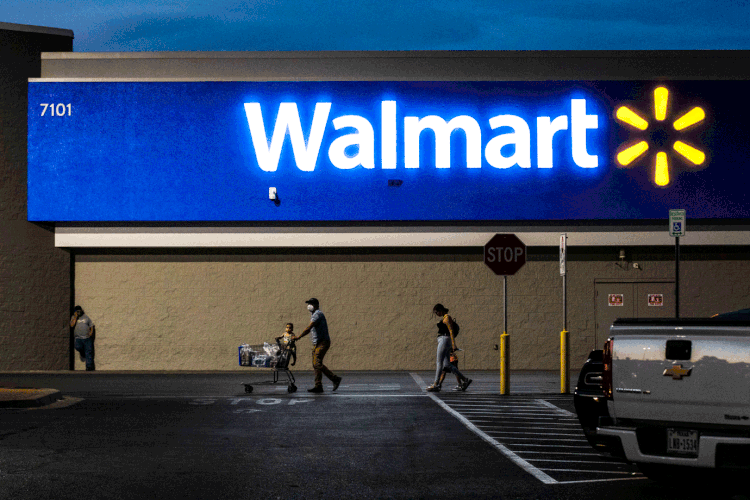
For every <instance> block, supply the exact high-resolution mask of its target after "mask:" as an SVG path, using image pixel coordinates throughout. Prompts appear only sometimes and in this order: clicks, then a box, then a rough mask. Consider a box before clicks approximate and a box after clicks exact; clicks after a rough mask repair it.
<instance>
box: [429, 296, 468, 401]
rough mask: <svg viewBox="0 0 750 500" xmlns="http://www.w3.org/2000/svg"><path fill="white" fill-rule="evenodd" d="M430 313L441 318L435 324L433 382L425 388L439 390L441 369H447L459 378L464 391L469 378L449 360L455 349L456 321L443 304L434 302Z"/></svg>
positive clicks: (441, 378)
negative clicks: (436, 334)
mask: <svg viewBox="0 0 750 500" xmlns="http://www.w3.org/2000/svg"><path fill="white" fill-rule="evenodd" d="M432 314H434V315H435V316H437V317H439V318H441V319H440V321H439V322H438V324H437V327H438V346H437V358H436V369H435V382H433V384H432V385H431V386H429V387H428V388H427V391H428V392H439V391H440V386H441V384H442V382H443V378H444V377H445V374H444V372H443V370H445V371H449V372H451V373H453V374H455V375H456V377H458V378H459V379H460V380H461V390H462V391H465V390H466V389H467V388H468V387H469V384H471V379H470V378H468V377H466V376H464V374H462V373H461V372H460V371H458V367H456V366H454V365H453V364H452V363H451V362H450V355H451V353H452V352H453V351H455V350H456V333H457V328H456V323H455V322H454V321H453V318H451V317H450V315H449V314H448V309H447V308H446V307H445V306H444V305H443V304H435V307H433V308H432Z"/></svg>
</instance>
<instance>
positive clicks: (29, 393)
mask: <svg viewBox="0 0 750 500" xmlns="http://www.w3.org/2000/svg"><path fill="white" fill-rule="evenodd" d="M62 398H63V396H62V393H60V391H58V390H57V389H28V388H26V389H24V388H13V389H5V388H0V408H35V407H38V406H46V405H48V404H51V403H54V402H55V401H58V400H60V399H62Z"/></svg>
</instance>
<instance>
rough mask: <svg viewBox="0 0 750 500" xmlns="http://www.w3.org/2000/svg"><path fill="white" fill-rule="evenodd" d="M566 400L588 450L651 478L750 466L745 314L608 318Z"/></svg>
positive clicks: (748, 316)
mask: <svg viewBox="0 0 750 500" xmlns="http://www.w3.org/2000/svg"><path fill="white" fill-rule="evenodd" d="M574 402H575V405H576V410H577V411H578V416H579V420H580V422H581V425H582V426H583V428H584V431H585V433H586V436H587V438H588V439H589V442H590V443H591V444H592V446H594V447H595V448H596V449H599V450H601V451H606V452H609V453H610V454H612V455H614V456H618V457H621V458H624V459H626V460H628V461H630V462H635V463H636V464H638V466H639V467H640V468H641V470H642V471H643V472H644V474H646V475H648V476H649V477H652V478H655V479H663V478H665V477H671V476H673V475H674V474H675V473H682V474H685V473H687V474H690V473H692V472H699V471H700V470H701V469H704V470H705V469H750V310H743V311H737V312H735V313H728V314H724V315H720V316H718V317H714V318H706V319H679V320H675V319H663V320H629V319H621V320H617V321H615V323H614V324H613V325H612V328H611V330H610V338H609V339H608V340H607V342H606V344H605V346H604V349H603V350H602V351H598V352H597V351H594V352H592V354H591V355H590V356H589V360H588V361H587V363H586V364H585V365H584V368H583V370H582V371H581V375H580V376H579V380H578V386H577V387H576V391H575V395H574Z"/></svg>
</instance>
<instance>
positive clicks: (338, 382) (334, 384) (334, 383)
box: [333, 377, 341, 391]
mask: <svg viewBox="0 0 750 500" xmlns="http://www.w3.org/2000/svg"><path fill="white" fill-rule="evenodd" d="M340 383H341V377H336V378H335V379H333V390H334V391H335V390H336V389H338V388H339V384H340Z"/></svg>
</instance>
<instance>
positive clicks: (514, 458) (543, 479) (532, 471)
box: [411, 373, 557, 484]
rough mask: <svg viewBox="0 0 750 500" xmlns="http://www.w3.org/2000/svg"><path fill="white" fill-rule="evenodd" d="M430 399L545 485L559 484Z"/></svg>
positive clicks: (465, 419)
mask: <svg viewBox="0 0 750 500" xmlns="http://www.w3.org/2000/svg"><path fill="white" fill-rule="evenodd" d="M411 376H412V377H413V378H414V381H415V382H416V383H417V384H418V385H419V386H420V387H426V384H425V383H424V381H423V380H422V377H420V376H419V375H417V374H416V373H412V374H411ZM430 397H431V398H432V400H433V401H435V402H436V403H437V404H438V405H439V406H440V407H441V408H443V409H444V410H445V411H447V412H448V413H450V414H451V415H453V416H454V417H456V418H457V419H458V420H459V421H460V422H461V423H462V424H464V425H465V426H466V427H467V428H468V429H469V430H470V431H472V432H474V434H476V435H477V436H479V437H480V438H482V439H483V440H484V441H486V442H487V443H489V444H490V445H492V446H493V447H494V448H495V449H497V450H498V451H499V452H500V453H502V454H503V455H505V457H506V458H508V459H509V460H510V461H512V462H513V463H515V464H516V465H518V466H519V467H521V468H522V469H523V470H525V471H526V472H528V473H529V474H531V475H532V476H534V477H535V478H537V479H539V480H540V481H541V482H543V483H544V484H554V483H556V482H557V480H555V479H553V478H552V477H550V476H548V475H547V474H545V473H544V472H542V471H541V470H539V469H537V468H536V467H534V466H533V465H531V464H530V463H529V462H527V461H526V460H524V459H522V458H521V457H519V456H518V455H516V454H515V453H513V452H512V451H510V450H509V449H508V448H506V447H505V446H503V445H502V444H500V443H498V442H497V441H495V440H494V439H492V437H490V436H488V435H487V434H486V433H484V432H483V431H482V430H480V429H479V428H478V427H476V426H475V425H474V424H472V423H471V422H470V421H469V420H468V419H467V418H466V417H464V416H463V415H461V414H460V413H458V412H457V411H456V410H454V409H453V408H451V407H450V406H448V405H447V404H446V403H445V402H443V401H441V400H440V398H438V397H436V396H435V395H434V394H430Z"/></svg>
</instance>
